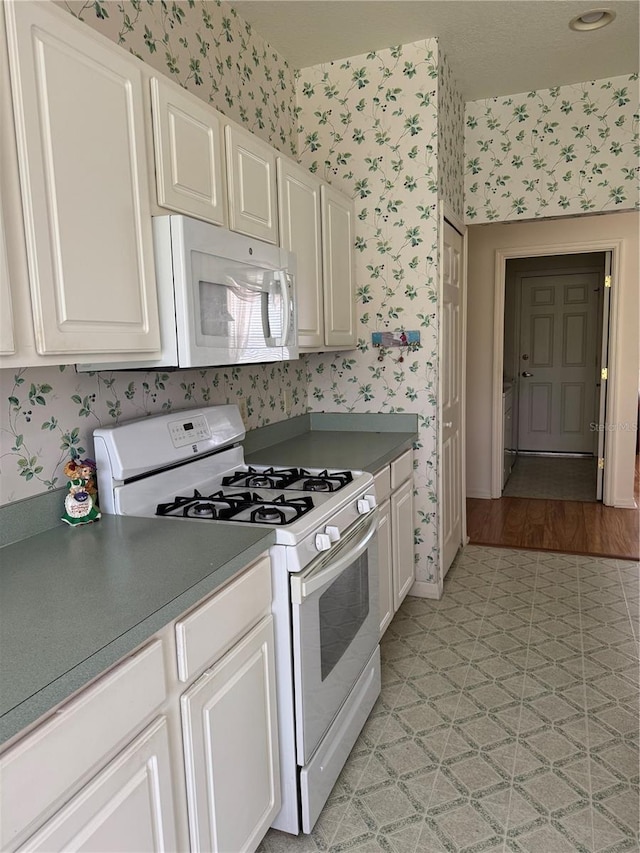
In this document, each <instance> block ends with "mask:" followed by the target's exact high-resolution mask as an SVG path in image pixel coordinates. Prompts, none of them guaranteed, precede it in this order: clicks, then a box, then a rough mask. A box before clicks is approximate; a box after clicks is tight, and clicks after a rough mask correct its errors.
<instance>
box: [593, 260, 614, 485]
mask: <svg viewBox="0 0 640 853" xmlns="http://www.w3.org/2000/svg"><path fill="white" fill-rule="evenodd" d="M610 312H611V252H607V253H606V254H605V260H604V282H603V283H602V337H601V340H600V369H601V370H604V369H605V368H607V369H608V366H609V314H610ZM608 384H609V382H608V380H607V379H603V378H602V376H601V377H600V380H599V386H600V387H599V388H598V427H599V429H598V450H597V453H598V472H597V481H596V500H598V501H601V500H602V496H603V489H604V464H603V465H602V466H601V465H600V462H599V460H600V459H602V460H603V463H604V445H605V436H606V430H605V429H604V427H605V424H606V420H607V385H608Z"/></svg>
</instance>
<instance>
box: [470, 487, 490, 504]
mask: <svg viewBox="0 0 640 853" xmlns="http://www.w3.org/2000/svg"><path fill="white" fill-rule="evenodd" d="M467 497H468V498H480V500H484V501H490V500H493V498H492V497H491V492H483V491H480V490H478V491H476V490H475V489H467Z"/></svg>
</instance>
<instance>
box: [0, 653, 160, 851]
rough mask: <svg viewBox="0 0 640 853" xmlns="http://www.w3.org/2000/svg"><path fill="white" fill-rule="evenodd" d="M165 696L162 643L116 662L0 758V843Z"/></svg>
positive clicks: (48, 805) (46, 808) (38, 819)
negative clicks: (113, 667)
mask: <svg viewBox="0 0 640 853" xmlns="http://www.w3.org/2000/svg"><path fill="white" fill-rule="evenodd" d="M165 695H166V683H165V674H164V662H163V655H162V643H161V642H160V641H155V642H153V643H151V644H150V645H149V646H147V647H146V648H145V649H143V650H142V651H141V652H138V654H136V655H134V656H133V657H131V658H129V659H128V660H126V661H125V662H124V663H122V664H119V665H118V666H117V667H116V668H115V669H114V670H113V671H112V672H111V673H109V674H108V675H105V676H104V677H103V678H101V679H100V680H99V681H98V682H96V683H95V684H94V685H92V686H91V687H88V688H87V689H86V690H84V691H83V692H82V693H81V694H80V695H79V696H77V697H76V698H75V699H72V700H71V701H70V702H69V703H68V704H66V705H64V706H63V707H62V708H60V709H59V710H58V711H57V712H56V713H55V714H54V716H53V717H51V718H50V719H49V720H47V721H46V722H44V723H43V724H42V725H41V726H39V727H38V728H37V729H36V730H35V731H33V732H32V733H31V734H29V735H27V736H26V737H25V738H24V739H23V740H22V741H20V742H19V743H18V744H16V746H15V747H14V748H13V749H10V750H9V751H8V752H7V753H6V754H5V755H3V756H2V758H0V784H1V786H2V799H1V805H0V809H1V813H0V827H1V829H0V847H1V848H2V849H3V850H4V849H6V847H7V846H9V844H10V842H11V841H12V840H15V839H16V837H17V836H18V835H19V834H23V830H25V829H27V827H29V826H30V825H31V829H32V830H34V829H35V828H36V827H37V826H38V825H39V824H41V823H42V821H43V819H44V818H45V817H48V815H49V814H50V813H51V810H52V807H53V806H54V805H55V804H56V803H57V802H58V801H60V800H61V798H62V797H63V795H65V794H66V793H67V792H69V791H70V790H71V789H73V788H74V787H75V786H76V785H77V783H79V782H80V781H82V780H83V779H85V778H87V777H88V775H89V774H90V773H91V772H92V771H94V770H95V769H96V768H97V767H98V766H99V764H100V763H101V761H102V759H103V758H104V757H106V756H107V755H108V754H109V753H111V752H113V750H114V749H116V748H117V747H118V745H119V744H121V743H123V742H124V741H125V739H128V737H129V735H130V734H131V732H133V731H134V730H135V729H136V728H138V727H139V726H140V725H141V724H142V723H143V722H145V721H146V720H147V719H148V718H149V717H150V716H151V715H152V714H153V713H154V711H155V710H156V709H157V708H158V707H159V706H160V705H161V704H162V702H163V701H164V699H165Z"/></svg>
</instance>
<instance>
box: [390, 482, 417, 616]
mask: <svg viewBox="0 0 640 853" xmlns="http://www.w3.org/2000/svg"><path fill="white" fill-rule="evenodd" d="M391 523H392V527H393V604H394V608H395V609H396V610H397V609H398V607H400V605H401V604H402V601H403V599H404V597H405V595H406V594H407V593H408V592H409V590H410V589H411V586H412V585H413V581H414V579H415V561H414V545H413V480H407V482H406V483H403V485H402V486H400V488H399V489H398V490H397V491H395V492H394V493H393V494H392V495H391Z"/></svg>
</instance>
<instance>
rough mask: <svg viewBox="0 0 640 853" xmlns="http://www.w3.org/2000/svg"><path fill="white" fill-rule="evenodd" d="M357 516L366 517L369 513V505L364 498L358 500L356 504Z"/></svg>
mask: <svg viewBox="0 0 640 853" xmlns="http://www.w3.org/2000/svg"><path fill="white" fill-rule="evenodd" d="M357 509H358V515H366V514H367V513H368V512H371V509H372V507H371V504H370V503H369V501H368V500H367V499H366V498H360V500H359V501H358V503H357Z"/></svg>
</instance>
